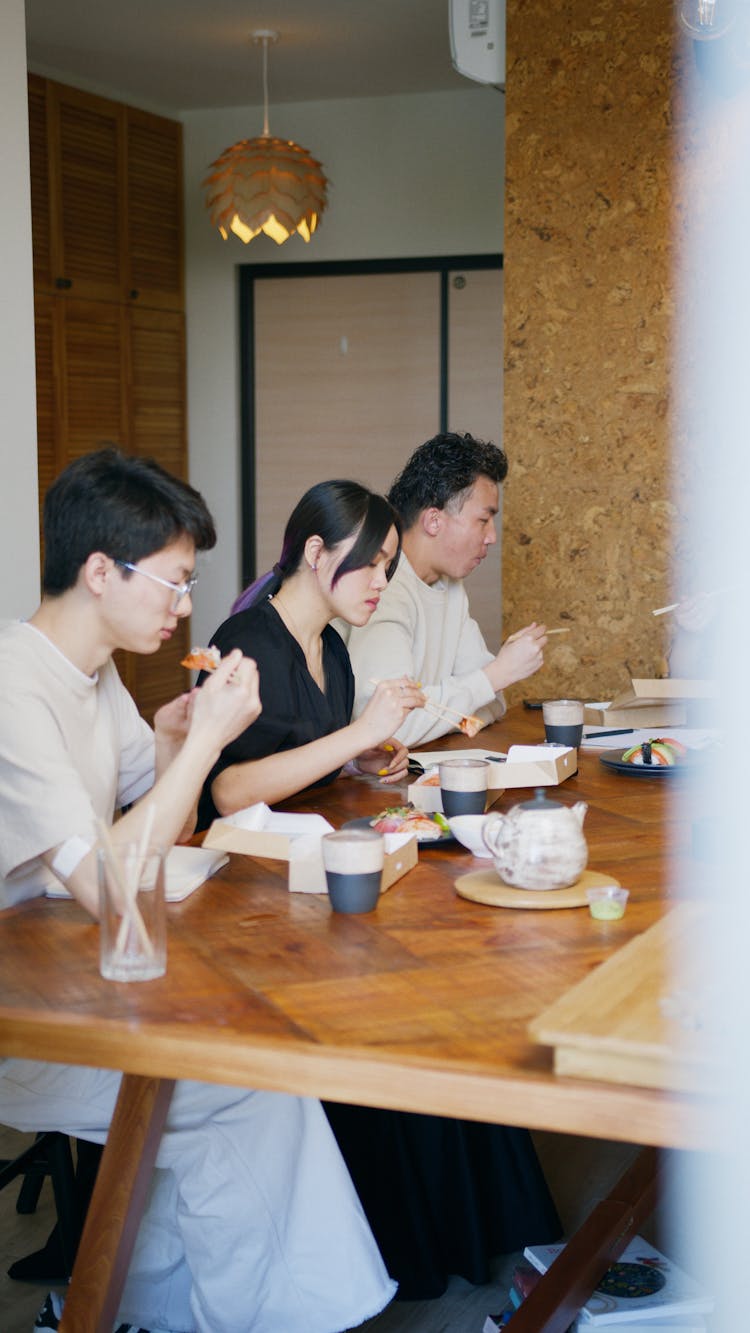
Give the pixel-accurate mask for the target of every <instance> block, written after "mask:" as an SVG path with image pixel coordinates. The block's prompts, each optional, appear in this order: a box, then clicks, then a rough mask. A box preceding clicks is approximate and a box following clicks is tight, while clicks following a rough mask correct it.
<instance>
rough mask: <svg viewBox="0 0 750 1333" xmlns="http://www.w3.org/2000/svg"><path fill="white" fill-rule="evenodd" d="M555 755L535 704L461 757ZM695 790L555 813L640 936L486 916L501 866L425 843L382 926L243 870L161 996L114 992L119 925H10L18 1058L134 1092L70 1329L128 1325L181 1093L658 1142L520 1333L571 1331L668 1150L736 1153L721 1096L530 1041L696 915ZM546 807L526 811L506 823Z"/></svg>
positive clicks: (617, 791)
mask: <svg viewBox="0 0 750 1333" xmlns="http://www.w3.org/2000/svg"><path fill="white" fill-rule="evenodd" d="M542 739H543V729H542V721H541V714H540V713H536V712H528V711H526V710H524V709H522V708H521V707H520V706H519V707H517V708H514V709H512V710H511V711H510V713H509V714H508V715H507V717H506V718H505V719H503V720H502V721H501V722H499V723H496V724H494V725H493V726H492V727H490V728H488V729H487V730H485V731H483V732H482V733H481V736H480V737H479V738H478V739H476V740H474V741H468V740H466V738H464V737H463V736H460V735H458V734H455V735H452V736H451V737H450V738H443V739H442V740H441V741H440V742H439V743H438V745H439V748H440V749H445V748H448V747H450V748H455V749H456V750H460V749H462V748H467V747H470V748H476V746H477V744H480V745H481V746H482V747H486V749H487V752H488V753H492V754H495V753H497V752H498V751H499V750H506V749H507V747H508V745H509V744H510V743H513V742H519V741H520V742H524V743H530V742H539V741H541V740H542ZM615 743H616V742H615ZM679 784H680V779H677V780H676V781H675V780H673V779H672V778H671V777H670V778H666V779H665V778H664V777H663V776H659V777H645V778H644V777H639V778H636V779H631V778H629V777H627V776H622V775H620V774H617V773H612V772H609V771H607V770H606V769H605V768H604V766H603V765H601V764H600V762H599V758H598V754H597V752H596V751H587V750H585V749H582V750H581V751H580V754H579V767H578V772H577V774H576V775H575V776H574V777H572V778H570V779H568V780H567V781H566V782H565V783H564V784H562V785H561V786H559V787H557V788H555V789H554V790H553V791H552V790H551V791H550V793H549V794H551V795H552V796H553V797H554V799H556V800H559V801H561V802H563V803H564V804H568V805H570V804H573V803H574V802H576V801H580V800H583V801H585V802H587V805H588V811H587V815H586V819H585V824H584V831H585V834H586V838H587V842H588V848H589V867H590V868H591V869H593V870H598V871H602V872H605V873H607V874H611V875H613V876H615V877H616V878H617V879H618V880H619V881H620V882H621V883H622V884H623V885H625V886H626V887H627V888H628V889H629V891H630V898H629V903H628V908H627V912H626V914H625V916H624V917H623V918H622V919H620V920H617V921H600V920H594V919H593V918H592V917H591V916H590V915H589V912H588V910H587V909H586V908H568V909H559V910H541V911H539V910H537V911H534V910H514V909H512V908H498V907H493V906H486V905H482V904H480V903H476V902H472V901H470V900H467V899H465V898H463V897H461V896H459V895H458V894H457V892H456V888H455V882H456V880H457V879H458V878H459V877H460V876H463V875H466V874H468V873H470V872H472V871H476V870H477V869H478V868H479V867H481V866H487V865H488V864H489V863H488V862H479V861H477V860H475V859H474V858H473V857H472V856H471V855H470V853H469V852H467V851H466V850H465V849H464V848H463V847H461V846H460V845H459V844H456V843H449V844H441V845H435V846H424V845H423V846H422V847H421V848H420V853H419V862H418V865H417V866H416V867H415V868H414V869H413V870H411V871H410V872H409V873H408V874H407V875H405V876H404V877H403V878H402V879H400V880H398V881H397V882H396V883H395V884H394V885H393V886H392V887H391V888H390V889H389V890H388V891H387V892H386V893H384V894H383V895H382V896H381V899H380V902H379V904H378V907H377V910H376V911H374V912H371V913H368V914H366V915H359V916H343V915H337V914H335V913H333V912H332V911H331V908H330V905H329V903H328V900H327V897H326V896H325V895H318V894H308V893H290V892H289V890H288V887H287V869H288V868H287V866H286V864H285V863H284V862H281V861H269V860H260V859H256V858H253V857H248V856H238V855H232V856H231V857H230V861H229V864H228V865H227V866H225V867H224V868H223V869H222V870H220V871H219V872H218V873H217V874H216V875H215V876H214V877H213V878H212V879H211V880H210V881H209V882H207V883H206V884H205V885H203V886H202V887H201V888H200V889H198V890H196V891H195V892H194V893H193V894H192V895H191V896H190V897H189V898H188V899H187V900H186V901H184V902H183V903H180V904H174V905H171V906H170V907H169V908H168V941H169V943H168V953H169V957H168V969H167V974H166V976H165V977H163V978H161V979H159V980H156V981H150V982H144V983H125V984H124V983H113V982H109V981H105V980H103V979H102V978H101V976H100V975H99V970H98V928H97V926H96V924H95V923H94V922H93V921H92V920H91V919H90V918H88V917H87V915H86V913H85V912H84V911H83V910H82V909H81V908H79V907H78V905H77V904H75V903H73V902H69V901H60V900H46V899H35V900H32V901H30V902H26V903H23V904H21V905H20V906H18V907H15V908H11V909H9V910H7V911H6V912H4V913H3V914H2V916H1V917H0V948H1V949H2V965H1V967H2V994H1V995H0V1053H1V1054H3V1055H5V1056H17V1057H24V1058H30V1059H39V1060H49V1061H62V1062H65V1063H70V1064H81V1065H89V1066H92V1065H93V1066H100V1067H106V1068H111V1069H116V1070H122V1071H123V1074H124V1078H123V1081H122V1085H121V1091H120V1097H119V1100H118V1104H117V1107H116V1111H115V1116H114V1119H113V1122H112V1126H111V1129H110V1134H109V1138H108V1141H107V1144H106V1147H105V1150H104V1154H103V1158H102V1164H101V1168H100V1172H99V1176H98V1180H97V1185H96V1189H95V1192H94V1196H93V1199H92V1202H91V1206H90V1208H89V1212H88V1216H87V1220H86V1225H85V1228H84V1233H83V1237H82V1241H81V1245H80V1248H79V1253H78V1258H77V1261H76V1265H75V1268H74V1272H73V1278H72V1282H71V1286H70V1291H69V1294H68V1298H67V1302H66V1306H65V1312H64V1316H63V1323H62V1325H61V1328H62V1329H63V1330H64V1331H65V1333H105V1330H106V1333H109V1329H110V1328H111V1327H112V1325H113V1323H114V1319H115V1315H116V1311H117V1305H118V1302H119V1299H120V1295H121V1291H122V1286H123V1283H124V1280H125V1275H126V1272H127V1265H128V1262H129V1258H130V1254H131V1251H132V1244H133V1241H134V1235H135V1230H136V1228H137V1223H138V1219H139V1217H140V1213H141V1211H142V1208H143V1203H144V1199H145V1195H146V1191H147V1189H148V1184H149V1180H150V1176H151V1173H152V1170H153V1165H154V1159H155V1156H156V1152H157V1148H158V1143H159V1137H160V1134H161V1129H162V1126H163V1123H164V1118H165V1116H166V1114H167V1112H168V1107H169V1100H170V1097H171V1091H172V1087H173V1081H174V1080H176V1079H180V1078H191V1079H198V1080H201V1081H203V1082H211V1083H220V1084H232V1085H240V1086H248V1087H253V1088H265V1089H272V1090H276V1091H284V1092H290V1093H295V1094H299V1095H303V1096H315V1097H322V1098H326V1099H328V1100H333V1101H336V1100H339V1101H346V1102H351V1103H357V1104H361V1105H367V1106H376V1107H391V1108H396V1109H399V1110H403V1111H420V1112H428V1113H436V1114H440V1115H446V1116H460V1117H463V1118H466V1119H476V1120H483V1121H488V1122H494V1123H503V1124H508V1125H523V1126H528V1127H529V1128H532V1129H542V1130H552V1131H558V1132H560V1133H570V1134H578V1135H585V1136H589V1137H592V1138H602V1139H608V1140H620V1141H623V1142H627V1143H631V1144H636V1145H642V1146H643V1147H644V1149H645V1151H644V1152H643V1153H642V1154H641V1155H640V1156H639V1157H638V1159H637V1161H636V1163H635V1165H634V1166H633V1167H632V1168H631V1169H630V1170H629V1172H627V1173H626V1177H624V1178H623V1180H622V1181H621V1182H619V1183H618V1186H617V1187H616V1189H615V1190H614V1191H613V1193H612V1194H611V1195H610V1196H609V1198H608V1199H607V1200H603V1201H602V1202H601V1203H600V1205H598V1215H597V1216H594V1215H592V1218H591V1219H590V1222H589V1224H586V1225H588V1232H587V1230H586V1225H585V1226H584V1228H583V1233H582V1234H581V1235H580V1236H578V1237H576V1238H574V1239H573V1240H572V1241H571V1242H570V1244H569V1246H568V1249H567V1251H566V1254H568V1252H569V1254H568V1264H567V1268H566V1267H565V1265H561V1266H560V1269H559V1271H558V1273H557V1284H556V1286H557V1290H555V1283H554V1282H548V1281H547V1282H546V1285H545V1283H541V1284H540V1285H539V1286H538V1287H537V1289H536V1292H535V1293H532V1296H531V1297H529V1299H528V1300H527V1301H526V1302H525V1303H524V1305H523V1306H522V1307H521V1308H520V1310H519V1311H518V1312H517V1313H516V1314H515V1315H514V1316H513V1320H512V1327H513V1329H514V1333H516V1330H517V1333H533V1331H534V1330H537V1333H538V1330H541V1329H544V1330H548V1333H562V1330H564V1329H565V1328H566V1327H567V1325H568V1323H569V1322H570V1319H571V1317H572V1313H573V1312H574V1311H575V1309H577V1308H579V1307H580V1305H581V1303H582V1301H583V1300H584V1299H585V1298H586V1296H587V1295H588V1294H590V1292H591V1290H593V1287H594V1285H595V1282H596V1280H597V1279H598V1277H600V1276H601V1273H602V1272H603V1271H604V1268H606V1266H607V1263H608V1262H609V1261H610V1258H612V1257H616V1255H617V1254H618V1253H619V1252H621V1250H622V1248H623V1247H624V1243H625V1241H626V1240H627V1237H628V1236H629V1235H631V1234H632V1232H633V1229H634V1228H635V1227H636V1226H637V1225H638V1223H639V1221H640V1220H642V1219H643V1217H644V1216H646V1215H647V1212H648V1211H649V1210H650V1208H651V1207H652V1206H653V1202H654V1198H655V1193H656V1190H657V1189H658V1179H659V1172H660V1169H661V1153H660V1151H659V1150H660V1149H664V1148H681V1149H707V1148H711V1147H713V1146H714V1138H715V1133H716V1121H715V1105H714V1102H713V1101H712V1098H711V1097H710V1095H708V1094H707V1095H700V1094H698V1093H684V1092H675V1091H669V1090H666V1089H663V1088H659V1087H640V1086H636V1085H635V1084H633V1085H629V1084H627V1083H626V1084H622V1083H620V1084H615V1083H612V1082H607V1081H603V1080H597V1079H585V1078H571V1077H564V1076H560V1075H559V1074H556V1073H555V1069H554V1061H553V1055H552V1052H551V1050H550V1049H549V1048H548V1047H546V1046H544V1045H541V1044H539V1043H538V1042H536V1041H534V1040H532V1038H531V1037H530V1035H529V1031H528V1025H529V1023H530V1022H531V1021H532V1020H533V1019H534V1018H535V1017H536V1016H537V1015H538V1014H540V1013H541V1012H542V1011H544V1010H545V1009H547V1007H548V1006H550V1005H551V1004H553V1003H554V1002H555V1001H556V1000H558V999H559V998H560V997H561V996H562V995H564V994H565V993H566V992H567V991H568V990H569V989H570V988H571V987H573V986H575V985H576V984H577V983H579V982H581V981H582V980H583V979H584V978H586V977H587V976H589V975H590V974H591V973H592V972H593V970H594V969H596V968H598V967H599V966H600V965H602V964H603V963H605V962H606V961H607V960H608V959H609V958H610V957H611V956H612V955H614V954H615V953H616V951H618V950H620V949H621V948H622V947H623V946H624V945H626V944H627V943H628V942H629V941H631V940H633V939H634V938H635V937H636V936H637V935H639V934H640V933H641V932H644V931H645V930H647V929H648V928H649V927H651V926H652V925H653V924H654V923H656V922H657V921H659V919H660V918H661V917H662V916H663V914H664V913H665V912H666V911H668V910H669V908H670V906H671V905H673V904H674V903H675V901H678V900H680V898H681V897H682V896H683V894H684V892H685V890H684V888H683V885H684V884H687V883H688V882H689V876H688V874H687V873H686V871H687V867H688V863H689V861H690V859H691V856H692V838H691V822H690V811H689V805H688V804H687V803H685V802H682V801H680V800H679V799H677V795H678V791H679ZM530 795H531V793H530V792H529V791H523V790H514V791H506V792H505V793H504V794H503V795H502V796H501V797H500V798H499V800H498V802H497V805H496V808H497V809H498V810H500V811H506V810H508V809H509V808H510V807H511V806H513V805H514V804H515V803H516V802H518V801H519V800H523V799H528V797H529V796H530ZM402 799H404V792H403V789H401V790H399V789H394V788H391V787H383V786H382V785H380V784H379V783H378V781H377V779H374V778H373V779H369V778H365V779H362V778H359V779H355V778H352V779H347V778H345V777H342V778H340V779H338V780H337V781H336V782H334V783H333V784H332V785H330V786H328V787H324V788H318V789H315V790H312V791H308V792H306V793H304V794H302V795H299V796H296V797H295V798H294V799H292V800H290V801H287V802H286V803H285V804H284V806H282V807H281V808H284V809H287V810H295V811H305V812H311V811H315V812H318V813H322V814H323V815H325V817H326V818H327V819H328V820H329V821H330V823H331V824H332V825H333V826H334V827H340V826H341V825H343V824H344V823H346V822H347V821H349V820H351V819H355V818H361V817H362V816H364V815H371V816H375V815H376V814H377V813H378V812H379V811H380V810H381V809H382V808H383V807H384V806H386V805H393V804H397V803H398V801H399V800H402ZM595 1212H596V1210H595ZM592 1237H594V1238H595V1240H594V1242H593V1243H592ZM623 1237H624V1238H625V1240H623ZM554 1267H555V1268H558V1265H555V1266H554ZM552 1271H553V1270H550V1274H549V1275H548V1278H549V1277H551V1275H552ZM540 1292H541V1295H539V1294H537V1293H540ZM545 1293H546V1294H545ZM280 1333H281V1330H280Z"/></svg>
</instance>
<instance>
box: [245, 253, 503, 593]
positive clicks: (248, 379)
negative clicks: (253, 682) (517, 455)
mask: <svg viewBox="0 0 750 1333" xmlns="http://www.w3.org/2000/svg"><path fill="white" fill-rule="evenodd" d="M502 267H503V256H502V254H499V253H498V254H485V255H435V256H430V257H428V258H423V259H357V260H348V259H342V260H332V259H330V260H321V261H315V260H312V261H310V262H309V263H307V262H302V263H299V264H296V263H295V264H240V266H239V280H240V292H239V317H240V454H241V456H240V500H241V518H240V524H241V527H240V542H241V547H242V551H241V557H242V587H243V588H245V587H247V585H248V583H251V582H252V581H253V579H254V578H256V577H257V570H256V559H255V541H256V517H255V447H256V426H255V283H256V282H257V281H259V280H262V279H263V278H324V277H332V276H335V277H351V276H354V275H357V274H363V273H365V274H379V273H439V274H440V352H439V355H440V429H441V430H447V428H448V351H449V349H448V275H449V273H451V272H453V271H454V270H455V269H466V270H467V271H468V270H471V269H488V268H489V269H501V268H502Z"/></svg>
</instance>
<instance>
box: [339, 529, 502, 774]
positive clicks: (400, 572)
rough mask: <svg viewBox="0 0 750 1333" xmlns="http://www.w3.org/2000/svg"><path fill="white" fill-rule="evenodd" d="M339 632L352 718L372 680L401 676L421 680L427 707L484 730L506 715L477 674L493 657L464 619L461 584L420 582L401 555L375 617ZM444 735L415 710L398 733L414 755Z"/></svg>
mask: <svg viewBox="0 0 750 1333" xmlns="http://www.w3.org/2000/svg"><path fill="white" fill-rule="evenodd" d="M336 628H337V629H339V623H338V622H337V623H336ZM343 634H344V637H345V639H346V641H347V645H348V648H349V655H350V657H351V661H352V667H353V670H354V678H355V682H356V695H355V701H354V715H355V717H358V716H359V714H360V713H361V712H362V709H363V708H364V706H365V704H366V703H367V700H368V699H369V697H370V695H371V694H372V690H373V687H372V684H371V683H370V682H371V681H372V680H392V679H394V678H395V677H397V676H402V675H406V676H411V677H412V679H414V680H418V681H421V682H422V687H423V689H424V693H425V694H426V695H427V697H428V698H429V699H432V700H433V701H434V702H436V703H441V704H446V705H448V707H450V708H455V709H457V710H458V711H459V712H461V713H473V714H475V715H476V716H477V717H480V718H481V719H482V721H483V722H484V723H485V724H487V725H489V723H490V722H494V721H495V720H496V719H497V718H499V717H502V716H503V713H504V712H505V701H504V699H503V696H502V694H498V695H496V694H495V693H494V691H493V689H492V686H491V684H490V682H489V680H488V679H487V676H486V675H485V673H484V671H483V670H482V668H483V667H485V666H487V665H488V663H489V662H491V661H492V659H493V654H492V653H491V652H490V650H489V648H488V647H487V645H486V643H485V641H484V639H483V637H482V632H481V630H480V628H479V626H478V624H477V622H476V621H475V620H472V618H471V615H470V614H469V601H468V598H467V596H466V592H465V590H464V585H463V583H462V581H461V580H460V579H439V580H438V582H437V583H432V584H428V583H425V582H424V580H423V579H420V577H419V575H418V574H415V572H414V570H413V569H412V566H411V565H410V564H409V561H408V560H407V558H406V556H405V555H404V554H403V552H402V554H401V559H400V560H399V563H398V568H397V570H396V573H395V574H394V576H393V578H392V579H391V581H390V583H389V584H388V586H387V587H386V588H385V589H384V590H383V593H382V595H381V598H380V604H379V606H378V609H377V611H375V612H374V614H373V615H372V616H371V617H370V619H369V621H368V623H367V624H366V625H362V626H360V627H354V626H344V627H343ZM449 730H450V728H449V727H448V726H447V725H446V723H445V722H444V721H443V720H442V719H440V718H436V717H434V716H433V714H431V713H428V712H425V710H424V709H421V708H418V709H415V710H414V712H413V713H410V714H409V716H408V717H407V719H406V721H405V722H404V724H403V726H402V727H401V728H400V730H399V731H398V733H397V735H398V738H399V740H401V741H403V743H404V745H407V746H409V747H410V748H412V749H413V748H414V746H415V745H417V744H419V743H420V742H422V741H429V740H433V739H434V738H435V737H437V736H444V735H445V733H446V732H447V731H449Z"/></svg>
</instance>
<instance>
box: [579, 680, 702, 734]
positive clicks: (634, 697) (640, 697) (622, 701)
mask: <svg viewBox="0 0 750 1333" xmlns="http://www.w3.org/2000/svg"><path fill="white" fill-rule="evenodd" d="M716 696H717V683H716V681H715V680H683V679H679V678H678V677H676V676H672V677H670V676H667V677H665V678H664V679H663V680H660V679H657V678H654V679H651V680H649V679H643V680H631V682H630V689H629V690H626V691H625V692H624V694H618V695H617V697H616V698H615V699H612V700H611V702H605V703H587V704H586V705H585V707H584V710H583V722H584V726H594V727H606V726H608V725H610V724H611V725H612V726H613V727H620V726H625V727H670V726H671V727H679V726H683V725H684V724H685V723H686V722H687V718H688V704H689V703H690V702H691V701H694V700H696V699H715V698H716Z"/></svg>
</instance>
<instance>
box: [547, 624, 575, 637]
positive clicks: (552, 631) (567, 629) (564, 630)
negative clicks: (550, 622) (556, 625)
mask: <svg viewBox="0 0 750 1333" xmlns="http://www.w3.org/2000/svg"><path fill="white" fill-rule="evenodd" d="M544 632H545V634H546V635H547V637H549V635H550V634H570V626H569V625H565V626H564V627H561V628H560V629H546V630H545V631H544Z"/></svg>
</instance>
